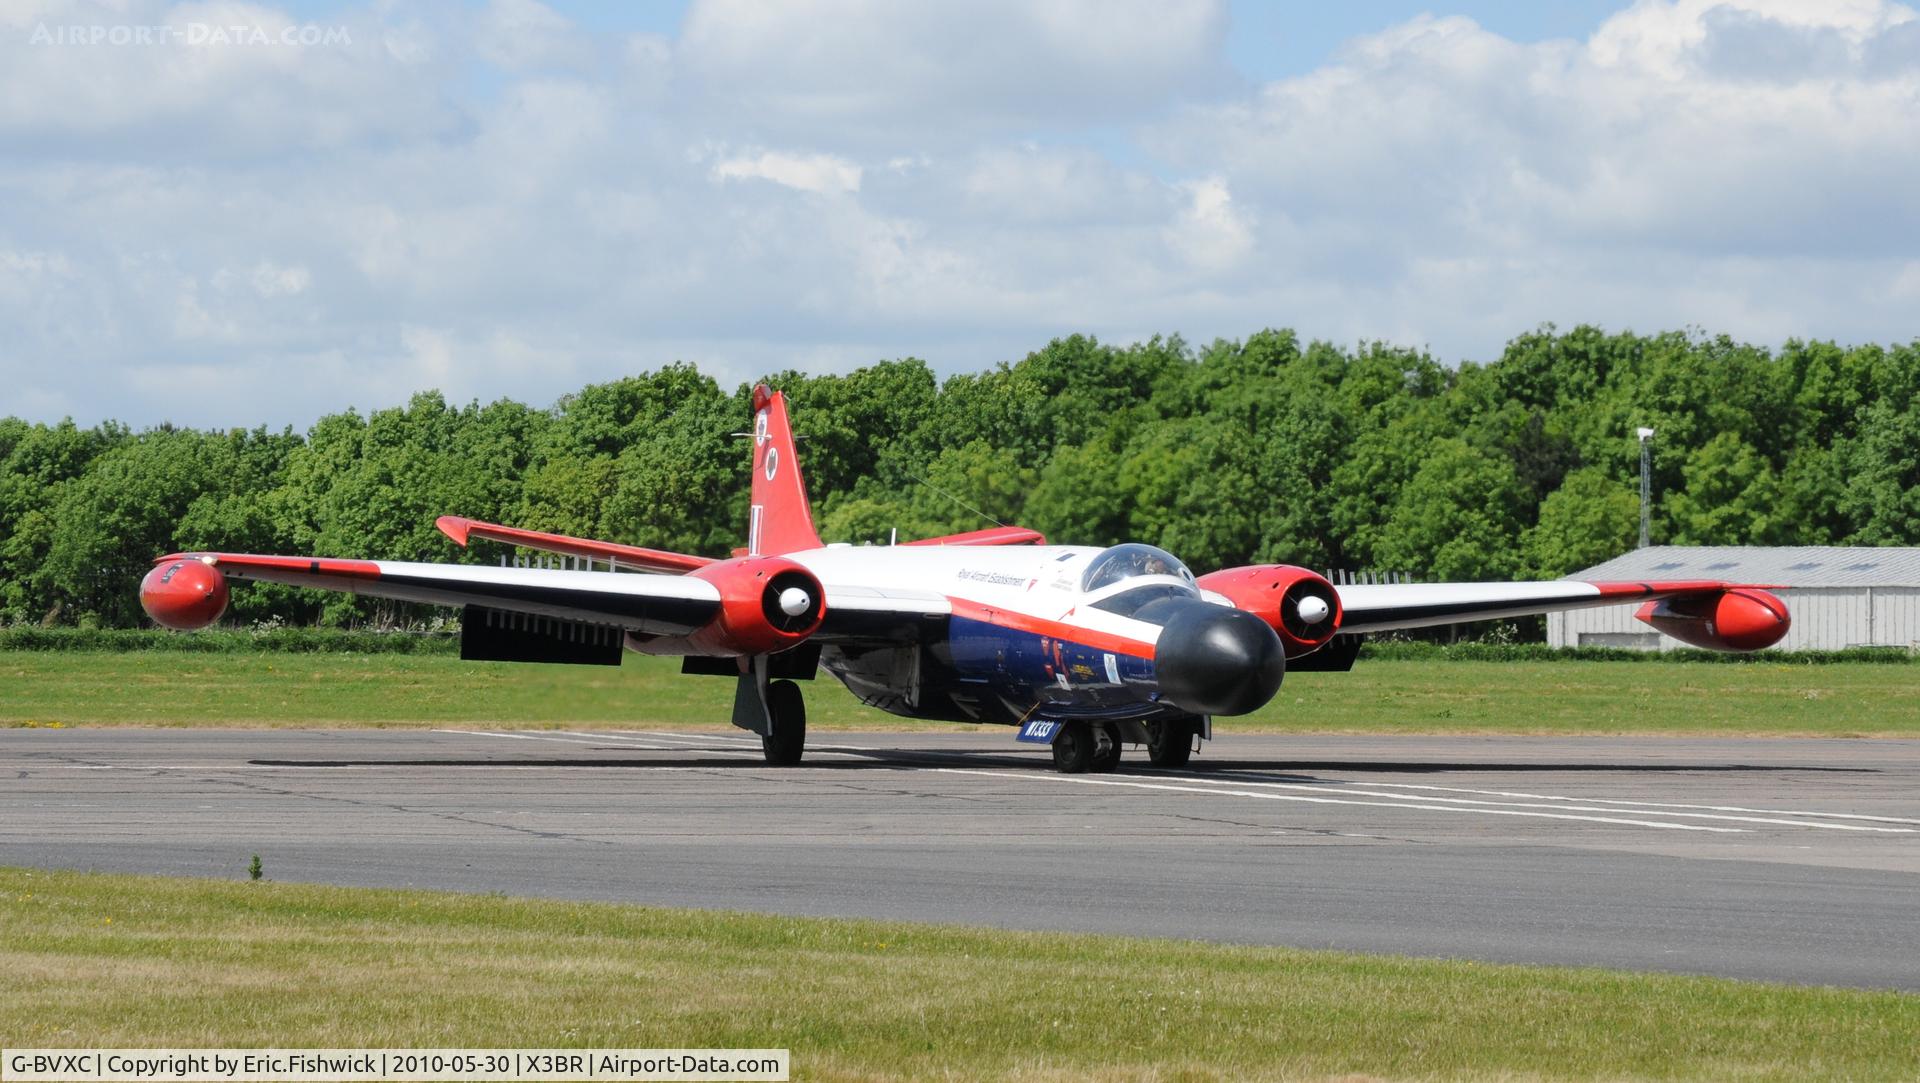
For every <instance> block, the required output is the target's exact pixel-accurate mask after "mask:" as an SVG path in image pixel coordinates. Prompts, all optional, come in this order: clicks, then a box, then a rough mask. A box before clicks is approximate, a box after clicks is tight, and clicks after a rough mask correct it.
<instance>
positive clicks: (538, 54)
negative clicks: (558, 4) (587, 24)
mask: <svg viewBox="0 0 1920 1083" xmlns="http://www.w3.org/2000/svg"><path fill="white" fill-rule="evenodd" d="M474 36H475V40H476V45H477V50H478V52H479V54H480V57H481V59H483V60H486V61H487V62H489V63H492V64H496V65H498V66H499V67H501V68H503V69H505V70H507V71H511V72H524V71H533V70H538V69H544V68H556V67H558V68H576V67H583V66H586V65H588V64H590V63H591V62H592V58H593V54H594V49H593V44H592V42H591V40H589V39H588V37H587V36H586V35H585V34H584V33H582V32H581V31H580V29H579V28H578V27H576V26H575V25H574V24H573V22H572V20H570V19H568V18H566V17H565V16H563V15H561V14H560V13H559V12H557V11H554V10H553V9H552V8H550V7H548V6H547V5H545V4H542V3H540V2H539V0H491V2H490V3H488V4H487V6H486V8H485V10H483V11H482V12H481V13H480V17H479V19H478V20H477V25H476V26H475V33H474Z"/></svg>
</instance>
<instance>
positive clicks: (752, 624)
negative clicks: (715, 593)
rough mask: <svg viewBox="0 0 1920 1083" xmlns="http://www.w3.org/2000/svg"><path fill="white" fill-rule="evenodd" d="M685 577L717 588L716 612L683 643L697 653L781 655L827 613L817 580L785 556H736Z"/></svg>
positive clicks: (808, 632)
mask: <svg viewBox="0 0 1920 1083" xmlns="http://www.w3.org/2000/svg"><path fill="white" fill-rule="evenodd" d="M688 574H689V575H691V576H692V577H693V578H695V579H705V580H706V581H707V582H709V583H712V584H713V585H714V586H715V587H718V588H719V590H720V611H719V612H718V613H717V614H715V616H714V618H713V620H712V621H711V622H709V623H708V624H707V626H706V627H704V628H701V629H700V630H699V631H697V632H695V633H693V635H691V636H689V637H688V639H687V641H688V644H689V646H691V647H692V648H693V649H694V652H695V653H698V654H706V655H723V656H739V655H751V654H772V653H775V652H777V651H784V650H786V649H788V648H790V647H794V646H798V645H799V644H800V643H801V642H802V641H804V640H805V639H806V638H807V637H808V636H810V635H812V634H813V633H814V631H815V630H816V629H818V628H819V627H820V621H821V619H822V618H823V617H825V616H826V614H827V592H826V590H825V589H824V588H823V587H821V585H820V580H819V579H817V578H815V577H814V574H813V573H812V572H810V571H808V570H806V569H805V568H803V567H801V566H800V565H799V564H797V563H795V562H794V561H791V560H788V559H786V558H784V557H738V558H736V559H733V560H723V561H720V562H719V563H717V564H709V565H707V566H706V567H704V568H698V569H696V570H694V571H692V572H689V573H688Z"/></svg>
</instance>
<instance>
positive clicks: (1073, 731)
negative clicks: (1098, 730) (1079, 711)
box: [1053, 722, 1093, 775]
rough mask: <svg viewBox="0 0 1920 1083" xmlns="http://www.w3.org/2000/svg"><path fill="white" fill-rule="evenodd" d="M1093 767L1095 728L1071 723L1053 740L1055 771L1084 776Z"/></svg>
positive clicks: (1084, 724)
mask: <svg viewBox="0 0 1920 1083" xmlns="http://www.w3.org/2000/svg"><path fill="white" fill-rule="evenodd" d="M1092 766H1093V727H1092V726H1089V725H1087V724H1086V723H1085V722H1069V723H1067V724H1066V725H1065V726H1062V727H1061V728H1060V736H1058V737H1055V738H1054V739H1053V769H1054V770H1056V771H1058V772H1060V773H1061V774H1063V775H1084V774H1086V773H1087V771H1088V770H1089V769H1090V768H1092Z"/></svg>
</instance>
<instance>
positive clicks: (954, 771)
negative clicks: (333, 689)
mask: <svg viewBox="0 0 1920 1083" xmlns="http://www.w3.org/2000/svg"><path fill="white" fill-rule="evenodd" d="M256 852H257V853H259V854H260V855H261V857H262V860H263V861H264V862H265V865H266V869H267V874H268V876H269V877H271V878H273V879H277V880H297V881H315V882H325V883H334V884H358V885H384V886H408V887H425V888H443V889H452V890H456V891H499V892H506V893H508V894H513V895H546V896H558V897H565V898H575V899H613V900H622V901H630V902H641V903H654V904H660V905H668V906H695V907H719V908H730V909H741V910H757V911H767V912H776V913H786V914H820V915H844V916H867V917H878V918H897V919H906V920H914V921H938V922H962V923H967V924H978V925H993V926H1002V927H1008V928H1021V929H1041V930H1047V929H1058V930H1071V931H1076V932H1105V933H1127V934H1138V935H1149V936H1172V937H1197V938H1204V939H1213V940H1222V941H1235V942H1246V943H1267V944H1289V945H1296V946H1301V947H1314V948H1346V949H1356V950H1361V951H1373V952H1404V953H1409V954H1415V955H1427V956H1451V957H1464V958H1473V959H1485V960H1497V961H1512V962H1536V963H1570V964H1579V965H1596V966H1609V967H1626V968H1632V969H1643V970H1670V971H1683V972H1693V973H1710V974H1721V975H1728V976H1733V977H1742V978H1760V979H1769V980H1781V981H1792V982H1807V983H1827V984H1839V985H1857V986H1875V987H1893V988H1901V989H1920V741H1848V740H1711V741H1710V740H1676V739H1659V738H1650V739H1618V738H1592V739H1585V738H1582V739H1556V738H1430V737H1420V738H1394V737H1345V738H1331V737H1310V738H1301V737H1245V736H1232V735H1227V736H1224V737H1223V738H1222V739H1220V740H1218V741H1215V742H1213V743H1212V744H1210V745H1209V746H1208V747H1207V749H1206V750H1205V751H1204V752H1203V753H1202V754H1201V755H1199V756H1198V757H1196V758H1195V761H1194V768H1193V769H1192V770H1190V771H1183V772H1160V771H1154V770H1152V769H1149V768H1146V767H1145V766H1144V757H1142V756H1141V755H1140V754H1139V753H1138V752H1136V751H1130V752H1129V754H1128V759H1127V762H1125V763H1124V764H1123V766H1122V769H1121V772H1120V773H1118V774H1114V775H1080V776H1062V775H1058V774H1055V773H1054V772H1053V770H1052V768H1051V763H1050V760H1049V758H1048V756H1047V753H1046V751H1045V750H1044V749H1029V748H1027V747H1025V746H1020V745H1016V744H1015V743H1014V742H1013V741H1012V734H1011V731H1008V730H998V729H995V730H988V731H983V732H982V733H980V734H977V735H975V734H954V735H949V734H916V733H911V732H908V733H857V734H832V733H820V734H815V735H814V740H813V743H812V744H811V745H810V746H809V749H808V760H807V763H806V764H805V765H804V766H802V767H798V768H788V769H777V768H769V767H767V766H765V765H764V764H762V763H761V762H760V754H759V750H758V746H757V742H756V740H755V739H754V738H752V737H751V736H750V735H746V734H741V733H739V732H738V731H726V732H718V731H716V732H688V731H660V732H647V731H641V730H633V731H622V732H618V733H613V732H596V733H584V732H583V733H564V732H538V733H534V732H526V733H514V732H507V731H501V730H480V729H477V728H470V727H461V728H458V729H449V730H438V731H425V730H415V731H407V730H387V731H377V730H352V731H324V732H311V731H232V730H114V729H99V730H65V731H49V730H10V731H0V864H8V865H29V866H40V867H59V868H92V869H104V870H120V871H129V872H148V873H165V874H181V875H193V876H222V877H242V876H244V875H245V869H246V865H247V862H248V859H249V857H250V855H252V854H254V853H256Z"/></svg>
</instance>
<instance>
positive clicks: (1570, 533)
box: [1521, 467, 1640, 579]
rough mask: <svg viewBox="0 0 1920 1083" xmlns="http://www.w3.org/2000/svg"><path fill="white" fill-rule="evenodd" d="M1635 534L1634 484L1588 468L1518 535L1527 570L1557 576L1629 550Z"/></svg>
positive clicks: (1637, 504) (1637, 527)
mask: <svg viewBox="0 0 1920 1083" xmlns="http://www.w3.org/2000/svg"><path fill="white" fill-rule="evenodd" d="M1639 533H1640V496H1639V491H1638V488H1637V486H1635V485H1633V484H1630V483H1628V482H1625V481H1622V480H1621V479H1619V478H1613V477H1608V476H1607V474H1606V473H1605V472H1604V471H1602V470H1598V469H1595V468H1593V467H1587V468H1585V469H1581V470H1575V471H1573V472H1572V473H1570V474H1568V475H1567V479H1566V481H1565V482H1563V483H1562V484H1561V486H1560V487H1559V488H1558V489H1555V490H1554V491H1553V492H1552V493H1550V494H1549V495H1548V496H1547V499H1546V500H1545V501H1544V502H1543V503H1542V504H1541V505H1540V521H1539V522H1538V523H1536V524H1535V525H1534V526H1532V527H1530V528H1528V529H1527V531H1526V533H1525V534H1524V535H1523V536H1522V538H1521V550H1522V552H1523V553H1524V555H1525V557H1526V569H1527V574H1530V575H1534V576H1538V577H1540V578H1542V579H1556V578H1558V577H1560V576H1563V575H1566V574H1567V573H1568V572H1573V571H1577V570H1579V569H1581V568H1586V567H1590V566H1592V565H1594V564H1598V563H1600V562H1601V561H1603V560H1610V559H1612V558H1613V557H1616V556H1619V555H1620V554H1622V553H1624V552H1626V551H1628V550H1629V549H1632V548H1633V546H1634V543H1635V541H1636V539H1637V538H1638V537H1639Z"/></svg>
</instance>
